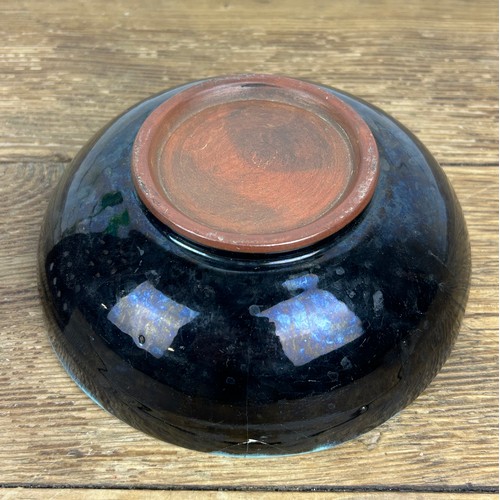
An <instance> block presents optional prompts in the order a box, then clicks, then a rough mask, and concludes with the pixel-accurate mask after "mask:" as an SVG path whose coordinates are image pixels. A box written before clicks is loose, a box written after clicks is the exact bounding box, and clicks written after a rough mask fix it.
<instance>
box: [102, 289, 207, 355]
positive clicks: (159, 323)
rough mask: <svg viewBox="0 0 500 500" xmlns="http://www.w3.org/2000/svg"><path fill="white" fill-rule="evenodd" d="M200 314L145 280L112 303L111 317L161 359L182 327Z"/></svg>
mask: <svg viewBox="0 0 500 500" xmlns="http://www.w3.org/2000/svg"><path fill="white" fill-rule="evenodd" d="M198 314H199V313H198V312H196V311H193V310H192V309H189V307H186V306H184V305H182V304H179V303H178V302H175V301H174V300H172V299H171V298H169V297H167V296H166V295H164V294H163V293H161V292H160V291H159V290H157V289H156V288H155V287H154V286H153V285H152V284H151V283H150V282H149V281H145V282H143V283H141V284H140V285H139V286H137V287H136V288H135V289H134V290H133V291H132V292H131V293H129V294H128V295H126V296H125V297H123V298H121V299H120V300H119V301H118V302H117V303H116V304H115V305H114V306H113V308H112V309H111V311H109V313H108V319H109V321H111V323H113V324H114V325H115V326H117V327H118V328H119V329H120V330H121V331H122V332H124V333H126V334H127V335H130V336H131V337H132V338H133V339H134V342H135V344H136V345H137V346H138V347H140V348H141V349H145V350H146V351H148V352H149V353H150V354H152V355H153V356H154V357H155V358H160V357H161V356H163V353H164V352H165V351H166V350H167V349H168V348H169V347H170V345H171V344H172V342H173V340H174V338H175V336H176V335H177V332H178V331H179V329H180V328H181V327H182V326H184V325H186V324H187V323H189V322H190V321H192V320H193V319H194V318H196V316H198Z"/></svg>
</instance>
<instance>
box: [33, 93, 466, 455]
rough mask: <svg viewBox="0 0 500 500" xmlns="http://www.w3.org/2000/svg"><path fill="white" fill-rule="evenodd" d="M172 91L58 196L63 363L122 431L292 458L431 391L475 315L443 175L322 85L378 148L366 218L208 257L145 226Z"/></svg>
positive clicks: (52, 234) (91, 149) (54, 246)
mask: <svg viewBox="0 0 500 500" xmlns="http://www.w3.org/2000/svg"><path fill="white" fill-rule="evenodd" d="M186 87H188V86H186ZM186 87H184V88H186ZM181 89H182V88H181ZM179 90H180V89H174V90H172V91H169V92H166V93H164V94H161V95H159V96H156V97H154V98H151V99H149V100H147V101H145V102H143V103H141V104H139V105H138V106H136V107H135V108H133V109H131V110H129V111H128V112H126V113H125V114H124V115H122V116H121V117H120V118H118V119H117V120H116V121H115V122H114V123H112V124H111V125H110V126H109V127H108V128H106V129H105V130H104V131H102V132H100V133H99V134H98V135H97V136H96V138H94V139H93V141H91V142H90V143H89V144H88V146H87V147H86V148H85V149H84V150H82V152H81V153H80V154H79V155H78V157H77V158H76V159H75V160H74V162H73V165H72V167H71V168H70V169H69V170H68V172H67V173H66V175H65V177H64V179H63V180H62V181H61V184H60V185H59V187H58V189H57V192H56V193H55V196H54V197H53V200H52V202H51V204H50V207H49V210H48V213H47V217H46V220H45V224H44V227H43V231H42V237H41V245H40V283H41V289H42V294H43V296H44V299H45V300H44V302H45V306H46V310H47V315H48V318H49V319H50V323H51V328H50V336H51V340H52V343H53V345H54V348H55V350H56V352H57V353H58V355H59V356H60V358H61V361H62V362H63V364H64V365H65V367H66V369H67V370H68V371H69V372H70V374H71V375H72V376H73V378H74V379H75V380H76V381H77V383H78V384H79V385H80V386H81V387H82V388H83V389H84V390H85V391H86V392H87V393H88V394H89V395H91V397H93V398H94V399H95V400H96V401H97V402H98V403H99V404H101V405H102V406H103V407H104V408H106V409H108V410H109V411H111V412H112V413H113V414H115V415H116V416H118V417H119V418H121V419H122V420H124V421H126V422H128V423H129V424H131V425H133V426H135V427H137V428H138V429H141V430H143V431H144V432H147V433H149V434H152V435H153V436H156V437H158V438H160V439H164V440H166V441H170V442H173V443H175V444H179V445H181V446H186V447H189V448H193V449H197V450H202V451H212V452H222V453H232V454H264V455H272V454H288V453H299V452H304V451H311V450H314V449H318V448H322V447H326V446H332V445H335V444H337V443H339V442H342V441H345V440H346V439H350V438H353V437H355V436H357V435H359V434H360V433H363V432H365V431H367V430H369V429H371V428H373V427H374V426H376V425H378V424H380V423H381V422H383V421H384V420H386V419H387V418H389V417H390V416H392V415H393V414H394V413H396V412H397V411H399V410H400V409H401V408H403V407H404V406H406V405H407V404H408V403H409V402H411V401H412V400H413V399H414V398H415V397H416V396H418V394H419V393H420V392H421V391H422V390H423V389H424V388H425V387H426V386H427V384H428V383H429V382H430V381H431V380H432V378H433V377H434V375H435V374H436V373H437V371H438V370H439V368H440V366H441V365H442V363H443V362H444V361H445V359H446V357H447V355H448V354H449V351H450V349H451V346H452V344H453V341H454V338H455V336H456V334H457V331H458V328H459V323H460V320H461V317H462V315H463V311H464V307H465V302H466V298H467V291H468V283H469V275H470V260H469V244H468V239H467V233H466V228H465V224H464V220H463V216H462V212H461V210H460V207H459V205H458V202H457V200H456V198H455V195H454V193H453V191H452V189H451V187H450V185H449V183H448V181H447V179H446V178H445V176H444V174H443V172H442V170H441V169H440V167H439V166H438V165H437V163H436V162H435V160H434V159H433V158H432V157H431V155H430V154H429V153H428V152H427V150H426V149H425V148H424V147H423V146H422V145H421V144H420V143H419V142H418V141H417V140H416V139H415V138H414V137H413V136H412V135H411V134H410V133H409V132H408V131H406V130H405V129H404V128H403V127H402V126H401V125H399V124H398V123H397V122H395V121H394V120H392V119H391V118H389V117H387V116H386V115H385V114H383V113H382V112H381V111H380V110H377V109H375V108H373V107H371V106H369V105H367V104H366V103H363V102H361V101H359V100H357V99H354V98H353V97H350V96H348V95H346V94H344V93H341V92H338V91H335V90H331V89H327V90H328V91H329V92H331V93H332V94H334V95H336V96H337V97H339V98H340V99H342V100H343V101H344V102H346V103H347V104H348V105H350V106H352V107H353V108H354V109H355V110H356V111H357V112H358V113H359V114H360V115H361V116H362V117H363V119H364V120H365V121H366V123H367V124H368V126H369V127H370V129H371V131H372V133H373V135H374V137H375V139H376V141H377V146H378V149H379V156H380V167H381V170H380V177H379V181H378V185H377V188H376V190H375V193H374V195H373V198H372V200H371V202H370V204H369V205H368V207H367V208H366V209H365V210H364V211H363V212H362V214H361V215H360V216H358V217H357V218H356V220H355V221H354V222H352V223H351V224H350V225H348V226H347V227H345V228H344V229H343V230H341V231H340V232H338V233H336V234H335V235H333V236H331V237H329V238H327V239H325V240H323V241H321V242H319V243H317V244H315V245H314V246H311V247H308V248H306V249H303V250H300V251H299V250H297V251H294V252H289V253H284V254H279V255H274V256H266V255H251V254H231V253H227V252H223V251H219V250H209V249H207V248H204V247H202V246H199V245H196V244H194V243H191V242H189V241H188V240H185V239H183V238H181V237H179V236H177V235H176V234H175V233H173V232H172V231H171V230H170V229H167V228H166V227H165V226H164V225H162V224H161V223H159V222H158V221H157V220H156V219H155V218H154V217H152V216H151V214H149V213H148V211H147V210H146V209H145V207H144V206H143V205H142V203H141V202H140V201H139V198H138V196H137V194H136V192H135V189H134V187H133V184H132V179H131V174H130V156H131V148H132V144H133V141H134V138H135V136H136V134H137V131H138V130H139V128H140V126H141V124H142V123H143V122H144V120H145V119H146V117H147V116H148V115H149V113H150V112H151V111H152V110H153V109H155V108H156V107H157V106H158V105H159V104H161V103H162V102H164V101H165V100H166V99H169V98H170V97H172V96H173V95H175V94H176V93H177V92H179Z"/></svg>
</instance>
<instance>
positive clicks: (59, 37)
mask: <svg viewBox="0 0 500 500" xmlns="http://www.w3.org/2000/svg"><path fill="white" fill-rule="evenodd" d="M0 5H1V17H0V30H1V34H2V38H1V39H2V43H1V45H0V120H1V122H0V179H1V182H0V335H1V336H0V338H1V342H0V429H1V430H0V484H1V486H3V488H4V489H2V490H0V496H3V497H4V498H11V497H15V498H40V497H42V498H45V497H50V498H53V497H58V498H81V497H83V498H87V497H90V498H96V499H101V498H120V499H121V498H152V499H155V498H174V499H178V498H179V499H184V498H192V497H196V498H208V499H226V498H229V499H233V498H240V497H245V498H247V497H248V498H256V499H257V498H263V499H275V498H282V497H293V498H295V497H298V496H300V495H302V496H304V497H305V498H309V499H313V500H316V499H318V498H325V497H326V498H330V497H333V498H339V499H345V498H363V499H364V498H374V499H393V498H399V497H400V496H402V495H403V492H406V496H407V497H408V498H422V499H424V498H425V499H434V498H439V499H445V498H446V499H448V498H461V499H468V498H481V499H483V498H496V494H495V492H496V491H497V488H498V419H497V415H498V397H497V395H498V356H497V354H498V344H497V333H498V293H497V292H498V264H497V263H498V259H497V257H498V238H497V235H498V231H497V229H498V222H497V221H498V216H497V209H498V203H497V201H498V169H497V162H498V149H497V138H498V127H497V117H498V108H497V103H498V91H497V89H498V55H497V37H498V30H497V22H498V21H497V20H498V14H497V2H496V0H492V1H486V0H484V1H475V2H469V1H466V0H464V1H458V0H455V1H450V0H444V1H436V0H425V1H414V2H400V1H396V0H394V1H390V0H387V1H368V0H366V1H363V0H357V1H343V2H334V1H326V0H311V1H307V2H306V1H299V0H288V1H286V0H253V1H243V0H200V1H198V2H194V1H185V2H181V1H175V0H173V1H157V0H144V1H141V2H137V1H133V0H116V1H113V2H110V1H99V0H85V1H83V0H82V1H74V2H70V1H66V2H65V1H57V0H47V1H44V2H41V1H36V0H31V1H29V0H2V2H1V4H0ZM240 72H266V73H279V74H287V75H290V76H296V77H302V78H305V79H309V80H313V81H317V82H319V83H323V84H326V85H329V86H333V87H337V88H340V89H342V90H345V91H348V92H350V93H353V94H355V95H358V96H360V97H362V98H364V99H365V100H368V101H370V102H372V103H373V104H375V105H378V106H380V107H381V108H382V109H384V110H385V111H387V112H389V113H390V114H392V115H393V116H395V117H396V118H398V119H399V120H400V121H401V122H402V123H404V124H405V125H406V126H407V127H409V128H410V129H411V130H413V131H414V132H415V133H416V134H417V135H418V136H419V138H420V139H421V140H422V141H423V142H424V144H426V145H427V146H428V148H429V149H430V150H431V152H432V153H433V154H434V155H435V156H436V158H437V159H438V161H439V162H440V163H441V165H442V166H443V168H444V169H445V171H446V173H447V174H448V176H449V178H450V179H451V181H452V183H453V185H454V187H455V189H456V191H457V194H458V197H459V199H460V201H461V203H462V206H463V208H464V211H465V215H466V218H467V222H468V226H469V231H470V237H471V244H472V256H473V276H472V287H471V292H470V300H469V304H468V307H467V314H466V318H465V320H464V323H463V326H462V329H461V332H460V336H459V338H458V341H457V343H456V346H455V348H454V350H453V353H452V355H451V357H450V359H449V360H448V362H447V363H446V365H445V367H444V369H443V370H442V371H441V373H440V374H439V375H438V376H437V378H436V379H435V380H434V382H433V383H432V384H431V385H430V386H429V388H428V389H427V390H426V391H425V392H424V393H423V394H422V395H421V396H420V397H419V398H418V399H417V401H415V402H414V403H413V404H412V405H410V406H409V407H408V408H406V409H405V410H404V411H402V412H401V413H400V414H398V415H396V416H395V417H393V418H392V419H391V420H389V421H388V422H386V423H385V424H383V425H382V426H380V427H379V428H377V429H375V430H373V431H372V432H370V433H368V434H366V435H364V436H362V437H360V438H358V439H356V440H353V441H351V442H349V443H346V444H344V445H342V446H339V447H338V448H336V449H333V450H330V451H325V452H320V453H316V454H309V455H303V456H296V457H290V458H275V459H244V458H221V457H216V456H211V455H208V454H202V453H196V452H192V451H189V450H185V449H182V448H178V447H175V446H172V445H169V444H164V443H161V442H159V441H156V440H154V439H152V438H149V437H147V436H145V435H143V434H141V433H140V432H138V431H135V430H134V429H132V428H130V427H128V426H127V425H125V424H123V423H121V422H120V421H118V420H117V419H115V418H114V417H112V416H110V415H108V414H107V413H105V412H104V411H102V410H101V409H100V408H98V407H97V406H96V405H95V404H94V403H92V402H91V401H90V400H89V399H88V398H87V397H86V396H85V395H84V394H83V393H82V392H81V391H80V390H79V389H78V388H77V387H76V385H75V384H74V383H73V382H72V381H71V379H70V378H69V377H68V375H67V374H66V373H65V371H64V370H63V368H62V367H61V366H60V364H59V362H58V361H57V359H56V357H55V355H54V354H53V352H52V350H51V348H50V345H49V342H48V339H47V336H46V327H45V325H44V321H43V314H42V308H41V304H40V300H39V297H38V292H37V286H36V255H37V239H38V233H39V228H40V224H41V220H42V217H43V214H44V211H45V208H46V206H47V202H48V200H49V198H50V196H51V190H52V188H53V187H54V186H55V185H56V183H57V181H58V179H59V178H60V176H61V174H62V172H63V170H64V169H65V168H66V167H67V166H68V163H69V162H70V160H71V159H72V158H73V157H74V155H75V154H76V152H77V151H78V150H79V148H80V147H81V146H83V144H84V143H85V142H86V141H87V139H88V138H89V137H90V136H92V135H93V133H94V132H95V131H97V130H98V129H99V128H100V127H102V126H103V125H105V124H106V122H107V121H108V120H110V119H111V118H113V117H114V116H116V115H117V114H118V113H121V112H122V111H123V110H125V109H126V108H128V107H129V106H131V105H132V104H134V103H135V102H137V101H139V100H141V99H144V98H146V97H147V96H149V95H151V94H153V93H156V92H159V91H161V90H163V89H166V88H168V87H172V86H175V85H179V84H181V83H184V82H188V81H190V80H194V79H198V78H203V77H208V76H215V75H220V74H227V73H240ZM161 490H162V491H161ZM257 490H261V491H257Z"/></svg>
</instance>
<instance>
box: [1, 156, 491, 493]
mask: <svg viewBox="0 0 500 500" xmlns="http://www.w3.org/2000/svg"><path fill="white" fill-rule="evenodd" d="M64 168H65V165H63V164H51V165H45V164H42V163H39V162H36V163H32V164H24V165H21V164H12V165H3V166H1V167H0V213H1V214H2V217H1V218H0V336H1V338H2V343H1V344H0V357H1V359H2V363H1V364H0V428H2V429H4V432H3V433H0V477H1V478H2V479H1V480H2V482H4V483H7V484H26V483H31V484H38V485H52V484H55V485H63V484H70V485H90V484H91V485H102V486H106V485H110V484H113V485H116V486H118V487H123V488H126V487H127V486H137V485H141V484H142V485H154V486H156V487H161V486H172V485H205V486H207V485H208V486H217V487H223V486H231V485H235V484H238V485H240V486H258V485H267V486H269V485H271V486H280V485H281V486H283V485H286V486H301V487H314V486H328V485H330V486H336V487H338V486H359V485H365V486H367V485H368V486H370V485H371V486H373V485H375V486H388V485H389V486H401V485H406V486H412V485H417V486H419V485H420V486H422V485H427V486H432V485H434V486H438V485H443V484H444V485H451V486H457V487H458V486H460V487H465V486H467V485H473V486H475V487H476V486H481V485H483V486H484V485H490V486H491V485H495V484H497V477H498V476H497V474H498V472H497V470H498V469H497V450H498V445H497V429H498V419H497V410H498V397H497V393H498V360H497V353H498V341H497V331H498V312H497V311H498V294H497V283H498V271H497V269H498V265H497V261H498V259H497V256H498V243H497V238H496V225H495V224H494V223H493V222H494V221H495V220H496V217H497V208H498V207H497V199H498V198H497V196H498V195H497V193H498V188H497V186H498V173H497V170H496V169H493V168H473V167H468V168H462V167H449V168H447V169H446V171H447V173H448V175H449V176H450V178H451V179H452V181H453V184H454V186H455V188H456V190H457V193H458V196H459V198H460V199H461V201H462V204H463V207H464V210H465V213H466V217H467V220H468V224H469V231H470V236H471V242H472V250H473V262H474V265H473V286H472V289H471V295H470V301H469V307H468V310H467V315H466V318H465V321H464V324H463V328H462V331H461V334H460V336H459V339H458V341H457V344H456V346H455V348H454V350H453V353H452V355H451V357H450V359H449V361H448V362H447V363H446V365H445V367H444V369H443V370H442V372H441V373H440V374H439V375H438V377H437V378H436V380H435V381H434V382H433V383H432V384H431V386H430V387H429V388H428V389H427V390H426V391H425V392H424V393H423V394H422V395H421V397H420V398H418V400H417V401H416V402H415V403H413V404H412V405H410V406H409V407H408V408H407V409H405V410H404V411H403V412H401V413H400V414H398V415H396V416H395V417H394V418H392V419H391V420H390V421H388V422H386V423H385V424H384V425H382V426H380V427H379V428H377V429H375V430H374V431H372V432H370V433H368V434H366V435H365V436H362V437H360V438H359V439H357V440H354V441H352V442H349V443H346V444H345V445H343V446H341V447H338V448H337V449H334V450H331V451H328V452H322V453H316V454H311V455H304V456H299V457H290V458H286V459H283V458H276V459H268V460H256V459H252V460H247V459H237V458H233V459H228V458H221V457H214V456H211V455H206V454H201V453H194V452H191V451H188V450H184V449H181V448H177V447H174V446H171V445H168V444H164V443H160V442H158V441H155V440H153V439H151V438H149V437H147V436H144V435H142V434H141V433H139V432H137V431H135V430H133V429H131V428H129V427H128V426H127V425H125V424H123V423H121V422H119V421H118V420H116V419H115V418H114V417H112V416H110V415H108V414H107V413H105V412H104V411H102V410H101V409H100V408H98V407H97V406H96V405H94V404H93V403H92V402H91V401H90V400H89V399H88V398H87V397H86V396H85V395H83V393H81V392H80V390H79V389H78V388H77V387H76V386H75V385H74V384H73V382H72V381H71V380H70V379H69V377H68V376H67V375H66V373H65V372H64V370H63V369H62V367H61V366H60V365H59V362H58V361H57V359H56V357H55V355H54V354H53V352H52V351H51V348H50V346H49V342H48V340H47V337H46V333H45V331H46V330H45V325H44V321H43V314H42V310H41V305H40V302H39V299H38V294H37V289H36V246H37V240H38V230H39V227H40V224H41V220H42V216H43V212H44V210H45V207H46V204H47V201H48V199H49V197H50V188H51V187H52V186H54V185H55V183H56V182H57V180H58V178H59V177H60V175H61V173H62V171H63V169H64ZM477 197H480V200H481V203H480V205H479V206H478V201H477Z"/></svg>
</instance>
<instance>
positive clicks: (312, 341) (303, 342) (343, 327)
mask: <svg viewBox="0 0 500 500" xmlns="http://www.w3.org/2000/svg"><path fill="white" fill-rule="evenodd" d="M282 285H283V287H285V288H286V289H287V290H289V291H294V290H301V289H302V290H304V291H303V292H302V293H300V294H299V295H297V296H296V297H293V298H292V299H288V300H285V301H283V302H280V303H278V304H276V305H274V306H272V307H270V308H269V309H266V310H265V311H262V312H261V313H258V314H256V316H260V317H262V316H263V317H266V318H268V319H269V321H272V322H273V323H274V324H275V325H276V335H278V337H279V339H280V342H281V346H282V347H283V351H284V353H285V354H286V356H287V357H288V359H289V360H290V361H291V362H292V363H293V364H294V365H295V366H302V365H305V364H307V363H309V362H310V361H312V360H313V359H316V358H317V357H319V356H322V355H323V354H328V353H329V352H331V351H334V350H335V349H338V348H340V347H342V346H343V345H345V344H348V343H349V342H352V341H353V340H355V339H356V338H358V337H360V336H361V335H362V334H363V328H362V325H361V320H360V319H359V318H358V317H357V316H356V315H355V314H354V313H353V312H352V311H351V310H350V309H349V308H348V307H347V306H346V305H345V304H344V303H343V302H341V301H340V300H338V299H337V298H336V297H335V296H334V295H333V294H332V293H330V292H327V291H326V290H321V289H318V288H317V285H318V277H317V276H315V275H314V274H308V275H305V276H300V277H298V278H293V279H290V280H287V281H285V282H284V283H283V284H282Z"/></svg>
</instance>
